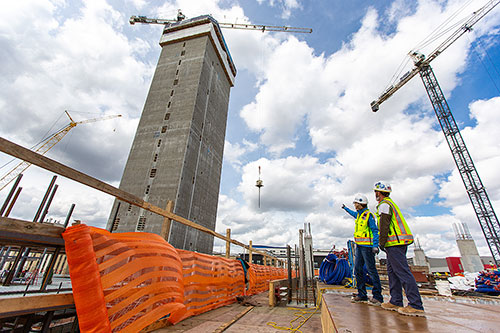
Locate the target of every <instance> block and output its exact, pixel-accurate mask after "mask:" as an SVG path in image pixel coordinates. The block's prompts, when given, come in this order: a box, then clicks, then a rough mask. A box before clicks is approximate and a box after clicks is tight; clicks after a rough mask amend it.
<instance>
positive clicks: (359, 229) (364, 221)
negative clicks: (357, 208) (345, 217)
mask: <svg viewBox="0 0 500 333" xmlns="http://www.w3.org/2000/svg"><path fill="white" fill-rule="evenodd" d="M370 214H372V213H370V211H369V210H368V209H367V210H365V211H364V212H363V213H361V214H358V216H357V217H356V222H355V225H356V226H355V229H354V242H355V243H356V244H358V245H373V234H372V230H371V229H370V227H369V226H368V219H369V218H370Z"/></svg>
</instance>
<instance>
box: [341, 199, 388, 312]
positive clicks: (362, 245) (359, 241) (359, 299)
mask: <svg viewBox="0 0 500 333" xmlns="http://www.w3.org/2000/svg"><path fill="white" fill-rule="evenodd" d="M353 204H354V208H356V211H353V210H351V209H349V208H347V207H346V206H345V205H342V208H343V209H344V210H345V211H346V212H347V213H348V214H349V215H351V216H352V217H354V218H355V219H356V221H355V227H354V242H355V243H356V254H355V258H354V274H355V276H356V286H357V288H358V294H357V295H355V296H353V297H352V299H351V300H352V302H354V303H368V304H370V305H378V306H380V305H381V304H382V303H383V302H384V298H383V296H382V286H381V284H380V278H379V276H378V272H377V268H376V266H375V255H377V254H378V252H379V249H378V238H379V236H378V228H377V224H376V221H375V216H374V215H373V213H372V212H370V210H369V209H368V199H367V198H366V196H364V195H362V194H357V195H356V196H355V197H354V201H353ZM365 265H366V270H367V271H368V275H369V276H370V278H371V280H372V283H373V289H372V296H373V297H372V298H370V299H368V295H367V293H366V281H365V275H366V273H365V272H364V269H363V266H365Z"/></svg>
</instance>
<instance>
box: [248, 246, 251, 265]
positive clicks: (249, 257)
mask: <svg viewBox="0 0 500 333" xmlns="http://www.w3.org/2000/svg"><path fill="white" fill-rule="evenodd" d="M248 262H249V263H252V241H249V242H248Z"/></svg>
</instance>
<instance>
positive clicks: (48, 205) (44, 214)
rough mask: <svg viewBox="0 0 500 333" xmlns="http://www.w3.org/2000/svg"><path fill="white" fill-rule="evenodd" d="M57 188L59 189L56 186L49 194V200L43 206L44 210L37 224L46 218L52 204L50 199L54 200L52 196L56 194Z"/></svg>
mask: <svg viewBox="0 0 500 333" xmlns="http://www.w3.org/2000/svg"><path fill="white" fill-rule="evenodd" d="M58 187H59V185H57V184H56V185H55V186H54V189H53V190H52V192H51V193H50V197H49V200H48V201H47V204H46V205H45V208H44V209H43V213H42V215H41V216H40V220H38V222H40V223H42V222H43V220H45V216H47V213H48V212H49V207H50V204H51V203H52V199H54V195H55V194H56V191H57V188H58Z"/></svg>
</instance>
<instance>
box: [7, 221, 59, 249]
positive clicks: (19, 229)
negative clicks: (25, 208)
mask: <svg viewBox="0 0 500 333" xmlns="http://www.w3.org/2000/svg"><path fill="white" fill-rule="evenodd" d="M64 230H65V229H64V227H59V226H55V225H53V224H48V223H36V222H29V221H22V220H17V219H12V218H9V217H0V242H2V243H5V244H7V243H8V244H9V245H10V244H13V245H14V244H16V245H26V244H27V245H51V246H54V245H58V246H64V240H63V238H62V236H61V234H62V233H63V232H64Z"/></svg>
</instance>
